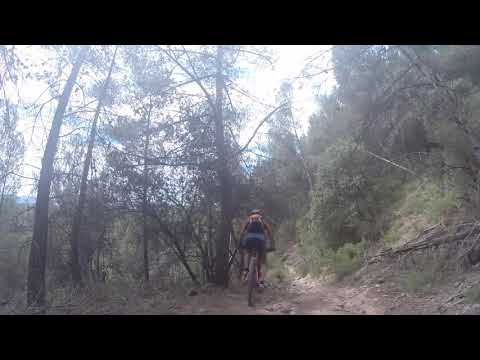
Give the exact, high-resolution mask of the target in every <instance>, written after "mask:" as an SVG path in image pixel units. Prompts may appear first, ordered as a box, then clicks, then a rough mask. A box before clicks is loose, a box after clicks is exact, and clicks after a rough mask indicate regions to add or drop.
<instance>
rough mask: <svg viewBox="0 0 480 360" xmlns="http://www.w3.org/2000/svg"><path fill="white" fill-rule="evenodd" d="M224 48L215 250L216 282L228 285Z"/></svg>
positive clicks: (220, 78) (220, 79)
mask: <svg viewBox="0 0 480 360" xmlns="http://www.w3.org/2000/svg"><path fill="white" fill-rule="evenodd" d="M222 67H223V48H222V46H218V49H217V76H216V113H215V146H216V150H217V158H218V171H217V174H218V178H219V180H220V206H221V222H220V229H219V231H218V233H217V238H216V249H215V250H216V252H215V283H216V284H217V285H222V286H225V287H226V286H228V249H227V246H228V234H229V232H230V224H231V196H232V188H231V182H230V171H229V168H228V163H227V148H226V144H225V132H224V119H223V112H222V107H223V104H222V101H223V74H222Z"/></svg>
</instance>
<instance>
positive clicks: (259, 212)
mask: <svg viewBox="0 0 480 360" xmlns="http://www.w3.org/2000/svg"><path fill="white" fill-rule="evenodd" d="M254 214H259V215H263V210H262V209H253V210H252V211H250V214H249V215H254Z"/></svg>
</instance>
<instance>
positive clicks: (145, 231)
mask: <svg viewBox="0 0 480 360" xmlns="http://www.w3.org/2000/svg"><path fill="white" fill-rule="evenodd" d="M151 112H152V105H151V104H150V109H149V110H148V114H147V128H146V133H145V147H144V151H143V155H144V157H143V159H144V160H143V164H144V165H143V207H142V215H143V271H144V276H145V282H148V281H149V273H150V269H149V264H148V229H147V225H148V224H147V208H148V203H147V199H148V166H147V159H148V146H149V143H150V114H151Z"/></svg>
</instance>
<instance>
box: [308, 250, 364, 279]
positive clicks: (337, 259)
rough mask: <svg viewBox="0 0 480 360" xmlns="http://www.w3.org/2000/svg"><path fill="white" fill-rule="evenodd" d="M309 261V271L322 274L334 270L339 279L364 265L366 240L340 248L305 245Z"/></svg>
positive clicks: (316, 274) (314, 274)
mask: <svg viewBox="0 0 480 360" xmlns="http://www.w3.org/2000/svg"><path fill="white" fill-rule="evenodd" d="M303 249H304V250H303V252H304V253H305V255H306V258H307V263H308V273H310V274H311V275H313V276H321V275H324V274H326V273H329V272H333V273H334V274H335V277H336V279H337V280H339V281H340V280H342V279H344V278H345V277H346V276H348V275H350V274H352V273H354V272H355V271H357V270H358V269H359V268H360V267H361V266H362V261H363V254H364V251H365V242H363V241H362V242H359V243H356V244H353V243H347V244H345V245H343V246H342V247H340V248H339V249H338V250H333V249H331V248H328V247H321V248H318V247H317V248H316V247H314V246H312V245H306V246H304V247H303Z"/></svg>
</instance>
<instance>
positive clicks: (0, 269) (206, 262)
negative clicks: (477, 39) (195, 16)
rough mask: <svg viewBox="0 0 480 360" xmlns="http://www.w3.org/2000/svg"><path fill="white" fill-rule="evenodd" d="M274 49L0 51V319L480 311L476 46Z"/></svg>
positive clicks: (479, 73)
mask: <svg viewBox="0 0 480 360" xmlns="http://www.w3.org/2000/svg"><path fill="white" fill-rule="evenodd" d="M290 47H293V45H292V46H290ZM278 48H281V46H276V47H274V46H260V45H251V46H246V45H242V46H237V45H198V46H181V45H178V46H177V45H175V46H174V45H117V46H115V45H91V46H90V45H84V46H73V45H68V46H67V45H45V46H40V45H34V46H25V45H22V46H20V45H1V46H0V314H25V313H34V314H53V313H62V314H64V313H68V314H70V313H72V314H107V313H108V314H110V313H113V314H136V313H142V314H168V313H178V314H180V313H184V314H193V313H207V314H208V313H241V314H244V313H252V312H253V313H255V314H260V313H261V311H263V312H264V313H281V314H298V313H302V311H303V313H309V314H313V313H315V314H323V313H330V312H335V311H337V312H349V313H359V314H360V313H375V314H376V313H382V314H383V313H388V312H390V313H394V312H395V311H397V312H398V313H421V312H423V313H452V314H453V313H455V314H460V313H480V305H479V304H480V277H479V276H478V274H477V272H478V266H479V264H480V240H479V239H480V224H479V223H478V222H477V215H478V214H479V211H480V184H479V182H478V176H479V170H480V86H479V85H480V47H479V46H474V45H472V46H467V45H333V46H326V45H323V46H321V45H318V46H310V53H309V55H308V56H306V57H305V58H304V59H303V60H302V61H301V63H300V64H299V65H298V64H297V65H298V70H299V71H298V73H296V75H295V76H292V77H289V78H285V77H282V76H279V77H278V78H279V79H280V80H279V81H278V82H276V83H275V84H274V85H273V87H272V86H271V84H270V85H268V86H270V87H268V89H270V88H272V89H273V91H272V92H269V90H268V91H267V95H266V96H259V95H257V94H256V93H255V91H254V90H255V89H257V88H263V89H267V84H266V83H262V81H263V80H262V79H264V77H262V74H263V75H264V74H266V73H267V72H271V73H275V71H276V69H277V65H278V64H279V62H282V61H283V64H287V65H285V66H287V68H288V66H289V64H290V63H289V61H290V60H288V59H286V58H285V57H286V56H287V55H286V54H288V52H286V51H283V52H282V51H280V52H279V50H278ZM282 57H283V60H282ZM291 64H293V62H291ZM297 65H295V66H297ZM291 66H293V65H291ZM255 80H256V82H255ZM252 83H254V85H253V88H254V90H251V89H252V87H250V88H249V89H247V87H248V86H249V84H252ZM264 93H265V91H264ZM300 93H302V94H307V96H309V97H310V98H312V99H313V100H312V101H313V104H312V109H313V110H312V112H311V113H305V112H302V111H299V110H298V109H299V108H301V107H302V104H303V103H302V100H300V99H299V94H300ZM32 94H33V95H32ZM477 116H479V117H478V118H477ZM256 208H260V209H263V211H264V213H265V219H266V220H267V221H268V222H269V223H270V224H271V225H272V228H273V240H274V244H275V251H273V252H271V253H268V258H267V264H266V268H267V276H266V281H267V282H268V284H269V286H268V288H267V289H266V290H265V292H263V293H262V294H260V296H261V301H260V302H261V304H262V305H263V307H262V309H261V310H259V309H258V307H257V308H256V309H249V308H248V307H247V306H246V302H245V296H246V295H245V289H244V288H242V286H241V285H239V276H237V275H239V274H240V272H241V270H242V269H243V267H244V264H243V263H242V261H241V257H240V256H239V254H240V252H241V251H240V250H239V249H240V246H239V245H240V242H241V239H240V234H241V230H242V227H243V225H244V222H245V220H246V218H247V215H248V212H249V211H250V210H251V209H256ZM379 274H381V275H379ZM307 280H308V284H307ZM292 284H293V285H296V288H297V290H298V288H300V287H301V286H303V287H304V288H305V289H306V290H305V292H304V293H302V295H299V293H298V291H297V290H295V291H297V293H295V292H293V293H292V291H293V290H291V289H292V288H293V287H292ZM364 284H365V285H364ZM361 285H364V286H366V287H367V288H368V292H362V291H363V290H361V289H363V288H361ZM347 290H348V291H352V293H354V294H356V295H355V296H356V297H355V299H357V300H358V301H356V300H355V301H352V303H351V304H350V303H339V301H340V300H338V299H340V298H343V297H342V294H344V293H347ZM380 290H383V291H385V294H386V298H385V299H386V300H382V299H380V295H378V294H377V295H375V294H376V293H374V291H380ZM447 290H448V291H447ZM441 293H442V294H447V293H448V296H447V295H441ZM229 294H230V295H231V297H230V298H228V296H229ZM319 294H321V295H322V296H326V297H330V298H331V307H329V308H328V309H327V308H321V306H320V305H315V306H316V307H315V308H311V309H310V308H308V309H307V308H306V305H305V306H304V307H303V308H302V303H303V302H302V301H303V300H304V299H306V297H308V296H310V297H311V298H312V299H313V297H314V296H317V295H318V296H320V295H319ZM302 296H303V298H302ZM442 296H444V297H442ZM297 297H298V298H297ZM363 297H364V298H365V299H367V301H365V303H370V304H376V305H375V306H374V307H373V305H372V307H365V306H366V305H362V304H364V300H362V299H363ZM227 298H228V299H227ZM294 298H295V299H297V300H296V303H297V305H292V304H295V301H294V300H292V299H294ZM427 298H428V299H430V300H428V301H430V302H429V303H428V304H427ZM433 298H435V301H433V300H431V299H433ZM302 299H303V300H302ZM458 299H460V300H458ZM360 300H361V301H360ZM377 300H378V301H377ZM414 300H415V301H414ZM286 301H287V302H289V305H288V306H286V305H285V304H284V303H285V302H286ZM420 302H421V303H422V304H423V305H422V306H423V307H422V308H420V307H415V306H416V305H415V304H417V303H420ZM305 303H306V301H305ZM278 304H283V305H282V306H283V307H282V306H280V305H278ZM298 304H300V305H298ZM276 305H278V306H277V307H275V306H276ZM427 305H428V306H430V307H428V309H427ZM295 306H296V307H295ZM329 306H330V305H329ZM349 306H350V308H348V307H349ZM285 309H286V310H285ZM302 309H303V310H302ZM339 309H340V310H339ZM349 309H350V310H349Z"/></svg>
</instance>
